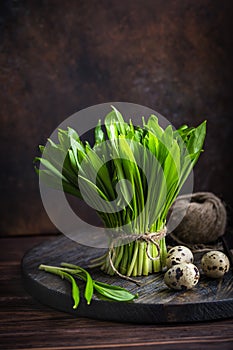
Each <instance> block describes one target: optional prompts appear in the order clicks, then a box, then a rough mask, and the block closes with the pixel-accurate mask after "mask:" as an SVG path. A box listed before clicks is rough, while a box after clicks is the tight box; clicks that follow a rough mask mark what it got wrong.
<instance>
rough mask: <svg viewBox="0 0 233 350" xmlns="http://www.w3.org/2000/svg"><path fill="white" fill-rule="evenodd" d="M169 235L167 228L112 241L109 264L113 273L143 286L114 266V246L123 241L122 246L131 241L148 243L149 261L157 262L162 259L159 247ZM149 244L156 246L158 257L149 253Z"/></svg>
mask: <svg viewBox="0 0 233 350" xmlns="http://www.w3.org/2000/svg"><path fill="white" fill-rule="evenodd" d="M166 233H167V228H166V226H165V227H164V228H163V229H161V230H160V231H158V232H149V233H144V234H129V235H121V236H120V237H118V238H117V239H115V240H113V241H112V244H111V246H110V248H109V251H108V257H109V262H110V265H111V268H112V269H113V271H114V272H115V273H116V274H117V275H118V276H119V277H121V278H123V279H125V280H128V281H131V282H134V283H136V284H137V285H141V283H140V282H139V281H137V280H135V279H134V278H131V277H129V276H125V275H123V274H121V273H120V272H119V271H118V270H117V268H116V267H115V266H114V264H113V257H115V255H116V251H115V247H114V244H116V243H117V242H119V241H122V244H124V243H123V242H124V241H126V240H127V241H128V240H129V239H130V240H132V239H133V241H134V242H135V241H141V242H145V243H146V255H147V257H148V259H150V260H152V261H155V260H158V259H159V258H160V245H159V243H158V242H159V241H160V240H161V239H162V238H164V237H165V236H166ZM149 243H152V244H153V245H155V246H156V248H157V256H156V257H153V256H152V255H151V254H150V252H149Z"/></svg>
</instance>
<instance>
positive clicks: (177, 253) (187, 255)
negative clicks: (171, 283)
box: [166, 245, 193, 269]
mask: <svg viewBox="0 0 233 350" xmlns="http://www.w3.org/2000/svg"><path fill="white" fill-rule="evenodd" d="M182 262H187V263H192V262H193V254H192V252H191V250H190V249H189V248H187V247H184V246H182V245H178V246H176V247H173V248H171V249H170V250H169V251H168V253H167V259H166V265H167V268H168V269H169V268H170V267H172V266H173V265H177V264H180V263H182Z"/></svg>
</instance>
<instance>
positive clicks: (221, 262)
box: [201, 250, 230, 278]
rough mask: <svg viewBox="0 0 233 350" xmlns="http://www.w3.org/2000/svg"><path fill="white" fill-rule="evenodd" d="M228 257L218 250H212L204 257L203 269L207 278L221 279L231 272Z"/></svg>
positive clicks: (202, 261) (202, 260)
mask: <svg viewBox="0 0 233 350" xmlns="http://www.w3.org/2000/svg"><path fill="white" fill-rule="evenodd" d="M229 267H230V262H229V259H228V257H227V256H226V255H225V254H224V253H222V252H219V251H218V250H212V251H210V252H208V253H206V254H204V255H203V257H202V259H201V268H202V271H203V273H204V274H205V275H206V276H207V277H212V278H220V277H223V276H224V274H225V273H226V272H227V271H228V270H229Z"/></svg>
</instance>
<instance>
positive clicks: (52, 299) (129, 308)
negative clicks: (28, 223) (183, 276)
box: [22, 236, 233, 324]
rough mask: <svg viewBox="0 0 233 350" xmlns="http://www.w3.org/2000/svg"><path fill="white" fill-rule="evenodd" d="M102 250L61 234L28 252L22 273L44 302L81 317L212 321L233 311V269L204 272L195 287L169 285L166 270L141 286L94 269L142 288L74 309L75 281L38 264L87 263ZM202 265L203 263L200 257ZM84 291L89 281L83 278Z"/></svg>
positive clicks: (105, 278) (102, 277)
mask: <svg viewBox="0 0 233 350" xmlns="http://www.w3.org/2000/svg"><path fill="white" fill-rule="evenodd" d="M103 252H104V251H103V250H102V249H94V248H90V247H86V246H81V245H79V244H77V243H75V242H74V241H72V240H70V239H68V238H66V237H64V236H61V237H59V238H56V239H55V240H53V241H46V242H44V243H43V244H40V245H39V246H36V247H34V248H32V249H31V250H30V251H28V252H27V253H26V254H25V256H24V258H23V260H22V276H23V282H24V285H25V288H26V289H27V291H28V292H29V293H30V294H31V295H32V296H34V297H35V298H36V299H38V300H39V301H40V302H42V303H44V304H46V305H49V306H51V307H53V308H55V309H58V310H61V311H65V312H68V313H71V314H73V315H75V316H77V317H79V316H85V317H90V318H94V319H101V320H109V321H119V322H134V323H150V324H153V323H154V324H155V323H169V322H195V321H207V320H215V319H221V318H228V317H232V316H233V273H232V270H230V271H229V272H228V273H227V274H226V275H225V276H224V278H223V279H221V280H211V279H207V278H205V277H204V276H201V279H200V282H199V283H198V285H197V286H196V287H195V288H194V289H192V290H190V291H181V292H175V291H172V290H169V289H168V288H167V287H166V285H165V284H164V282H163V274H152V275H150V276H147V277H138V279H139V280H140V281H142V282H143V284H142V286H140V287H138V286H136V285H135V284H134V283H132V282H129V281H126V280H123V279H121V278H119V277H118V276H115V277H109V276H107V275H106V274H104V273H102V272H101V271H100V270H99V269H92V270H91V275H92V276H93V278H94V279H97V280H99V281H102V282H107V283H110V284H116V285H119V286H122V287H125V288H127V289H128V290H129V291H131V292H132V293H138V294H139V298H138V299H135V300H134V301H132V302H113V301H106V300H101V299H98V297H97V296H94V298H93V300H92V302H91V304H90V305H86V302H85V300H84V299H83V298H82V299H81V302H80V305H79V307H78V309H76V310H74V309H73V308H72V305H73V301H72V298H71V286H70V284H69V282H68V281H64V280H62V279H61V278H60V277H58V276H54V275H52V274H49V273H46V272H44V271H40V270H39V269H38V266H39V265H40V264H41V263H43V264H47V265H57V266H58V265H60V263H61V262H62V261H65V262H69V263H73V264H76V265H80V266H82V267H84V268H85V267H87V266H88V262H89V261H90V259H93V258H94V257H97V256H99V255H101V254H103ZM195 263H196V265H197V266H198V262H197V261H196V262H195ZM79 285H80V288H81V292H82V291H83V287H84V285H83V284H82V282H80V283H79Z"/></svg>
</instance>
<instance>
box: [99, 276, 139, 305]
mask: <svg viewBox="0 0 233 350" xmlns="http://www.w3.org/2000/svg"><path fill="white" fill-rule="evenodd" d="M93 282H94V288H95V289H96V291H97V292H98V293H100V294H101V295H103V296H105V297H107V298H109V299H111V300H116V301H131V300H133V299H135V298H136V297H137V296H136V295H134V294H132V293H130V292H129V291H127V290H126V289H124V288H121V287H116V286H112V285H108V284H106V283H102V282H97V281H93Z"/></svg>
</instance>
